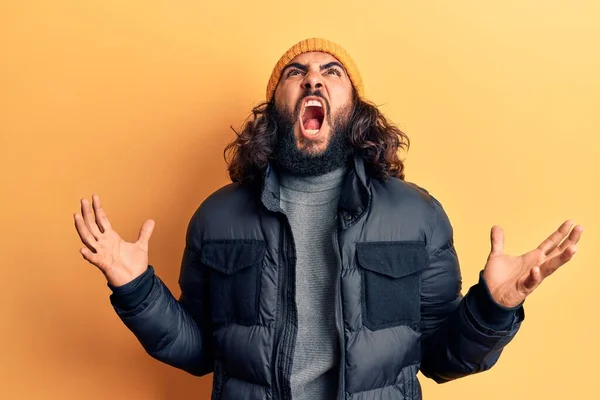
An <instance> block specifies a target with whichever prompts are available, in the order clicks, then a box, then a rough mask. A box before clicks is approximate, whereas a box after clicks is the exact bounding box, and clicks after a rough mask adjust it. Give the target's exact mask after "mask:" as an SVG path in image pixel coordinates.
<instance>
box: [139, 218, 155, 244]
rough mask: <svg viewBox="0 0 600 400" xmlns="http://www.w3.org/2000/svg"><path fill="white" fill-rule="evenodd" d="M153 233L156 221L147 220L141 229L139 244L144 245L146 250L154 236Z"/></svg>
mask: <svg viewBox="0 0 600 400" xmlns="http://www.w3.org/2000/svg"><path fill="white" fill-rule="evenodd" d="M153 231H154V221H153V220H151V219H148V220H146V221H145V222H144V223H143V224H142V227H141V228H140V234H139V237H138V242H140V243H141V244H143V245H144V247H145V248H146V249H147V248H148V242H149V241H150V236H152V232H153Z"/></svg>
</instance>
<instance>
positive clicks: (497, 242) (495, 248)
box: [490, 225, 504, 256]
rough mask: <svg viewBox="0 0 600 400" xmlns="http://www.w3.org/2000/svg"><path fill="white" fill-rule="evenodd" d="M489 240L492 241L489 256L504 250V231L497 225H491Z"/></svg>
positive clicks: (496, 254)
mask: <svg viewBox="0 0 600 400" xmlns="http://www.w3.org/2000/svg"><path fill="white" fill-rule="evenodd" d="M490 241H491V242H492V250H491V252H490V256H498V255H500V254H502V253H503V252H504V231H503V230H502V228H501V227H499V226H498V225H494V226H492V230H491V232H490Z"/></svg>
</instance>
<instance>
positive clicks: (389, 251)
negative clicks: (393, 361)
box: [356, 241, 429, 330]
mask: <svg viewBox="0 0 600 400" xmlns="http://www.w3.org/2000/svg"><path fill="white" fill-rule="evenodd" d="M356 253H357V261H358V265H359V267H360V268H361V275H362V313H363V325H364V326H366V327H367V328H369V329H371V330H378V329H382V328H388V327H391V326H397V325H411V324H415V323H418V322H419V320H420V317H421V310H420V308H421V293H420V292H421V274H420V272H421V271H422V270H423V268H425V267H426V266H427V265H428V264H429V257H428V255H427V250H426V247H425V243H424V242H417V241H404V242H371V243H366V242H365V243H357V244H356Z"/></svg>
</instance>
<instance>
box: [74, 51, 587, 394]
mask: <svg viewBox="0 0 600 400" xmlns="http://www.w3.org/2000/svg"><path fill="white" fill-rule="evenodd" d="M407 147H408V138H407V137H406V135H405V134H404V133H403V132H401V131H400V130H399V129H398V128H397V127H395V126H394V125H393V124H392V123H390V122H389V121H387V120H386V118H385V117H384V116H383V115H382V114H381V113H380V112H379V111H378V109H377V108H376V107H375V106H374V105H372V104H371V103H369V102H368V101H366V100H365V99H364V94H363V86H362V82H361V78H360V75H359V72H358V69H357V67H356V65H355V64H354V62H353V60H352V59H351V58H350V56H349V55H348V54H347V53H346V52H345V51H344V50H343V49H342V48H341V47H340V46H339V45H337V44H335V43H332V42H330V41H327V40H323V39H308V40H305V41H302V42H300V43H298V44H296V45H294V46H293V47H292V48H291V49H290V50H288V51H287V52H286V53H285V54H284V55H283V56H282V57H281V59H280V60H279V62H278V63H277V65H276V66H275V68H274V70H273V73H272V75H271V78H270V80H269V83H268V86H267V96H266V101H265V102H264V103H262V104H260V105H259V106H257V107H256V108H255V109H254V110H253V118H252V119H251V120H249V121H247V122H246V124H245V125H244V127H243V129H242V132H240V133H239V134H238V136H237V138H236V139H235V141H234V142H232V143H231V144H230V145H229V146H228V147H227V149H226V154H229V173H230V176H231V179H232V183H231V184H229V185H227V186H225V187H223V188H221V189H220V190H218V191H216V192H215V193H213V194H212V195H210V196H209V197H208V198H207V199H206V200H205V201H204V202H203V203H202V204H201V205H200V207H199V208H198V209H197V211H196V212H195V213H194V215H193V216H192V218H191V220H190V223H189V225H188V228H187V235H186V246H185V251H184V254H183V260H182V265H181V275H180V280H179V283H180V287H181V297H180V298H179V299H178V300H177V299H175V298H174V297H173V295H172V294H171V292H170V291H169V289H168V288H167V287H166V286H165V285H164V284H163V282H162V281H161V280H160V279H159V278H158V276H157V275H155V271H154V268H153V267H152V266H151V265H148V257H147V250H148V241H149V239H150V236H151V234H152V230H153V227H154V221H152V220H147V221H146V222H145V223H144V225H143V226H142V228H141V231H140V237H139V240H138V241H137V242H135V243H128V242H125V241H123V240H122V239H121V238H120V237H119V235H118V234H117V233H116V232H115V231H114V230H113V229H112V228H111V226H110V223H109V221H108V219H107V217H106V214H105V213H104V211H103V210H102V207H101V204H100V200H99V197H98V196H96V195H94V196H93V208H94V210H93V211H92V210H91V208H90V206H89V204H88V202H87V200H86V199H82V215H83V217H82V216H81V215H79V214H75V216H74V217H75V224H76V227H77V231H78V233H79V235H80V237H81V239H82V241H83V243H84V244H85V245H86V247H84V248H83V249H81V253H82V255H83V257H84V258H85V259H86V260H88V261H89V262H90V263H92V264H94V265H96V266H97V267H98V268H99V269H100V270H101V271H102V272H103V273H104V275H105V276H106V278H107V280H108V284H109V286H110V287H111V288H112V290H113V291H114V292H113V294H112V295H111V301H112V304H113V306H114V308H115V310H116V312H117V313H118V315H119V316H120V318H121V319H122V321H123V322H124V324H125V325H126V326H127V327H128V328H129V329H130V330H131V331H132V332H133V333H134V334H135V335H136V337H137V338H138V339H139V341H140V343H141V344H142V345H143V346H144V348H145V349H146V351H147V352H148V353H149V354H150V355H151V356H152V357H154V358H156V359H158V360H160V361H162V362H165V363H167V364H170V365H172V366H174V367H177V368H181V369H183V370H185V371H187V372H189V373H191V374H194V375H204V374H208V373H210V372H214V379H213V382H214V383H213V396H212V398H213V400H217V399H219V400H246V399H248V400H250V399H252V400H259V399H294V400H300V399H302V400H309V399H310V400H315V399H327V400H330V399H336V398H337V399H352V400H371V399H373V400H375V399H378V400H387V399H389V400H391V399H394V400H400V399H421V388H420V385H419V382H418V380H417V377H416V375H417V372H418V371H419V370H421V371H422V372H423V374H424V375H425V376H427V377H430V378H432V379H434V380H435V381H437V382H446V381H449V380H452V379H456V378H460V377H463V376H466V375H469V374H473V373H477V372H481V371H485V370H488V369H489V368H491V367H492V366H493V365H494V364H495V363H496V361H497V360H498V357H499V356H500V353H501V352H502V349H503V348H504V347H505V346H506V345H507V344H508V343H509V342H510V341H511V339H512V338H513V337H514V336H515V334H516V333H517V331H518V329H519V327H520V325H521V323H522V321H523V319H524V311H523V302H524V300H525V298H526V297H527V296H528V295H529V294H530V293H531V292H532V291H533V290H534V289H535V288H536V287H537V286H538V285H539V284H540V283H541V282H542V280H543V279H544V278H546V277H547V276H549V275H550V274H551V273H553V272H554V271H555V270H556V269H557V268H559V267H560V266H561V265H563V264H564V263H566V262H567V261H568V260H569V259H570V258H571V257H572V255H573V254H574V253H575V250H576V249H575V244H576V243H577V242H578V240H579V238H580V236H581V232H582V227H581V226H575V227H574V228H573V223H572V222H571V221H565V222H564V223H563V224H561V226H560V227H559V229H558V230H557V231H556V232H554V233H552V234H551V235H550V236H549V237H548V238H547V239H546V240H545V241H543V242H542V243H541V244H540V245H539V246H538V247H537V248H535V249H533V250H532V251H530V252H528V253H526V254H523V255H521V256H509V255H506V254H504V253H503V233H502V230H501V228H500V227H497V226H495V227H493V228H492V230H491V252H490V255H489V257H488V260H487V263H486V265H485V267H484V269H483V270H482V271H481V273H480V276H479V282H478V283H477V284H476V285H474V286H473V287H471V288H470V289H469V290H468V293H467V294H466V295H465V296H464V297H463V296H462V294H461V273H460V267H459V262H458V257H457V254H456V251H455V249H454V246H453V231H452V226H451V224H450V221H449V219H448V217H447V215H446V213H445V212H444V209H443V208H442V205H441V204H440V202H439V201H437V200H436V199H435V198H434V197H433V196H432V195H430V194H429V193H428V192H427V191H426V190H425V189H422V188H420V187H419V186H417V185H415V184H412V183H409V182H406V181H405V180H404V173H403V169H404V166H403V163H402V161H400V159H399V158H398V155H397V151H398V150H399V149H401V148H407ZM94 214H95V217H94ZM572 228H573V229H572ZM563 239H564V240H563Z"/></svg>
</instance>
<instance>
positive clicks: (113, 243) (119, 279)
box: [73, 195, 154, 286]
mask: <svg viewBox="0 0 600 400" xmlns="http://www.w3.org/2000/svg"><path fill="white" fill-rule="evenodd" d="M92 203H93V208H94V210H93V211H94V212H92V209H91V208H90V204H89V202H88V200H87V199H85V198H83V199H81V214H78V213H75V214H73V218H74V220H75V228H76V229H77V233H78V234H79V237H80V238H81V241H82V242H83V244H85V246H86V247H83V248H81V249H79V252H80V253H81V255H82V256H83V258H85V259H86V260H87V261H89V262H90V263H91V264H93V265H95V266H96V267H98V269H99V270H100V271H101V272H102V273H103V274H104V276H105V277H106V279H107V281H108V283H110V284H111V285H113V286H121V285H124V284H126V283H128V282H131V281H132V280H133V279H135V278H136V277H138V276H139V275H141V274H142V273H143V272H144V271H145V270H146V268H147V267H148V241H149V240H150V236H151V235H152V231H153V230H154V221H153V220H151V219H148V220H146V221H145V222H144V224H143V225H142V227H141V228H140V233H139V237H138V240H137V241H136V242H135V243H129V242H126V241H124V240H123V239H121V237H120V236H119V234H118V233H117V232H115V231H114V230H113V229H112V227H111V225H110V222H109V221H108V218H107V216H106V213H105V212H104V210H103V209H102V205H101V204H100V197H99V196H98V195H92ZM94 213H95V216H94Z"/></svg>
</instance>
